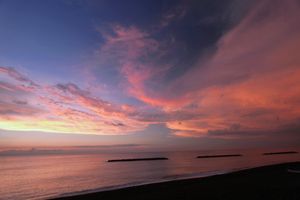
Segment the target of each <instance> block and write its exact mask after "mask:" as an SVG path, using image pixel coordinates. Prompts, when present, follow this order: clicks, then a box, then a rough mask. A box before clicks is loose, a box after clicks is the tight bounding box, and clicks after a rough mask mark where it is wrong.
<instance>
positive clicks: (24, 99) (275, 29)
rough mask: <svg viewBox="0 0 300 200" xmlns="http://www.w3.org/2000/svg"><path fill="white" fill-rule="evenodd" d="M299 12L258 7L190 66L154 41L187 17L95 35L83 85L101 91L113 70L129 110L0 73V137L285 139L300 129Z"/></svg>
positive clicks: (170, 16) (178, 12)
mask: <svg viewBox="0 0 300 200" xmlns="http://www.w3.org/2000/svg"><path fill="white" fill-rule="evenodd" d="M299 6H300V5H299V2H298V1H294V0H289V1H285V2H284V3H283V2H281V1H257V2H256V3H255V4H254V5H253V6H252V7H251V9H249V10H248V11H247V13H246V14H245V15H239V17H242V18H241V19H236V20H233V21H235V22H237V23H236V24H235V25H233V26H232V27H231V28H230V29H229V30H227V31H226V32H224V33H223V34H222V35H221V36H220V37H219V39H218V41H217V42H216V43H215V44H214V48H213V50H210V51H207V52H205V53H203V52H200V53H199V55H198V56H197V61H196V62H188V60H184V62H175V61H174V60H177V57H176V56H174V55H177V54H179V53H178V48H173V47H174V46H176V45H177V46H180V45H179V44H178V43H179V42H178V41H176V40H175V39H174V40H171V41H170V40H168V39H166V38H165V37H159V36H157V35H159V34H161V35H163V34H162V32H163V31H164V30H165V29H168V28H170V27H169V26H171V24H173V22H174V23H175V22H176V20H179V19H183V18H184V17H185V16H186V13H187V12H188V10H187V8H185V7H178V8H176V9H171V10H170V11H169V12H168V13H166V15H163V17H162V19H161V20H159V22H158V26H159V27H160V28H159V30H158V29H157V28H156V29H155V30H154V31H153V30H148V29H143V28H141V27H138V26H135V25H127V26H126V25H117V24H114V25H111V26H110V28H109V30H106V29H105V30H102V29H99V30H100V31H99V30H98V31H99V32H100V33H101V36H102V37H103V43H102V44H101V45H100V47H99V49H98V50H97V51H96V57H95V59H97V64H98V65H97V66H93V67H90V68H88V70H90V71H89V73H88V74H89V77H87V79H89V80H97V81H100V82H101V80H99V79H100V78H97V75H98V74H100V73H101V72H103V69H104V68H106V69H107V68H111V69H112V71H113V72H114V73H116V74H114V75H115V77H117V78H115V79H116V80H117V81H115V82H113V84H115V85H114V86H115V88H114V89H115V91H114V92H115V93H118V94H121V95H124V96H125V97H126V98H129V99H130V101H129V103H128V101H126V103H125V101H124V103H123V102H122V99H118V101H114V99H113V98H112V99H109V100H108V98H105V97H103V96H101V93H93V92H92V91H91V90H89V89H87V88H84V89H83V87H82V86H81V84H78V83H77V84H75V83H68V82H67V83H54V84H53V85H42V84H40V83H36V81H33V80H31V79H30V78H27V77H26V76H24V75H23V74H22V73H20V72H18V71H17V70H16V69H14V68H11V67H0V74H1V77H3V80H1V81H0V91H1V93H0V99H1V101H0V118H1V121H0V128H2V129H6V130H20V131H24V130H25V131H26V130H28V131H29V130H38V131H47V132H62V133H90V134H100V135H118V134H129V133H133V132H136V131H142V130H144V129H145V128H146V127H147V126H148V125H149V124H164V125H165V126H166V127H167V128H168V129H170V130H171V131H172V133H173V134H174V135H175V136H179V137H218V138H239V137H244V136H247V137H248V136H250V135H251V134H252V136H255V137H260V136H262V135H265V134H267V133H274V132H277V131H278V130H281V131H284V130H289V127H290V126H291V125H295V124H299V123H300V121H299V120H300V103H299V102H300V58H299V56H298V52H299V51H300V39H299V35H300V25H299V21H300V14H299V12H298V11H299ZM235 9H236V8H235ZM231 17H232V16H231ZM199 37H201V35H199ZM180 44H181V43H180ZM180 47H181V46H180ZM184 47H185V46H184V45H182V49H180V50H181V51H182V52H183V51H185V48H184ZM181 51H180V52H181ZM178 57H179V56H178ZM185 62H187V63H191V64H190V65H192V66H189V67H188V69H185V70H184V72H182V73H180V74H179V75H177V76H172V73H173V72H174V71H176V70H175V64H174V63H176V64H178V63H179V64H178V65H180V64H182V65H184V63H185ZM182 68H184V67H182ZM85 70H86V69H85ZM91 76H93V77H91ZM111 78H112V77H111ZM125 97H124V99H125ZM132 99H133V100H132Z"/></svg>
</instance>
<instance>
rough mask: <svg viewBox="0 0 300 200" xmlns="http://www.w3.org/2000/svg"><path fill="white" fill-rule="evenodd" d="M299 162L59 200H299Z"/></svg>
mask: <svg viewBox="0 0 300 200" xmlns="http://www.w3.org/2000/svg"><path fill="white" fill-rule="evenodd" d="M288 169H293V170H296V172H297V170H300V162H297V163H285V164H279V165H273V166H266V167H259V168H255V169H249V170H244V171H239V172H234V173H230V174H225V175H217V176H212V177H206V178H195V179H189V180H178V181H171V182H165V183H156V184H150V185H144V186H136V187H130V188H125V189H118V190H113V191H105V192H98V193H91V194H84V195H78V196H72V197H64V198H61V199H120V200H122V199H142V200H146V199H164V200H167V199H180V200H182V199H203V200H208V199H220V200H221V199H222V200H224V199H240V200H244V199H251V200H256V199H264V200H268V199H287V200H300V174H299V173H291V172H288Z"/></svg>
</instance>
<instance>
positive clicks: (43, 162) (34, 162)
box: [0, 149, 300, 200]
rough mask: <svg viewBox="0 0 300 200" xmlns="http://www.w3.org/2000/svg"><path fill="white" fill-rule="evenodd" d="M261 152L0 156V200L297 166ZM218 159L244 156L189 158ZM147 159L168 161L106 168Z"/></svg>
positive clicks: (291, 158)
mask: <svg viewBox="0 0 300 200" xmlns="http://www.w3.org/2000/svg"><path fill="white" fill-rule="evenodd" d="M294 150H295V149H294ZM299 150H300V149H298V150H297V151H299ZM273 151H274V150H273ZM263 152H264V151H262V150H251V151H250V150H234V151H233V150H231V151H229V150H228V151H198V152H196V151H189V152H188V151H187V152H155V153H151V152H140V153H90V154H89V153H84V154H83V153H73V154H55V153H52V154H45V155H22V156H16V155H5V156H3V155H2V156H0V183H1V184H0V199H5V200H9V199H14V200H17V199H47V198H52V197H58V196H64V195H73V194H78V193H85V192H92V191H101V190H109V189H114V188H120V187H126V186H132V185H139V184H146V183H152V182H161V181H168V180H174V179H184V178H190V177H203V176H210V175H214V174H222V173H228V172H231V171H236V170H239V169H245V168H251V167H256V166H263V165H268V164H275V163H282V162H290V161H300V154H285V155H273V156H262V155H261V153H263ZM224 153H226V154H227V153H241V154H243V155H244V156H242V157H227V158H211V159H196V158H195V157H196V156H198V155H204V154H224ZM153 156H165V157H168V158H169V160H157V161H139V162H116V163H108V162H106V161H107V160H108V159H119V158H137V157H153Z"/></svg>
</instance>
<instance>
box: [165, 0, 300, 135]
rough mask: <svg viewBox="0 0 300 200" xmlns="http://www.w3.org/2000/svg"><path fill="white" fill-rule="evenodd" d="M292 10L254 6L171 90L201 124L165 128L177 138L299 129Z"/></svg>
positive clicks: (299, 70)
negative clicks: (232, 130)
mask: <svg viewBox="0 0 300 200" xmlns="http://www.w3.org/2000/svg"><path fill="white" fill-rule="evenodd" d="M298 10H299V4H298V2H297V1H292V0H291V1H287V3H282V2H279V1H275V2H274V1H263V2H258V4H257V5H256V7H254V9H252V10H251V11H250V12H249V13H248V14H247V15H246V17H245V18H244V19H243V20H241V22H240V23H239V24H238V25H237V26H236V27H234V28H233V29H232V30H230V31H229V32H228V33H226V34H225V35H224V36H223V37H222V38H221V39H220V40H219V42H218V49H217V51H216V52H215V53H214V55H212V56H211V57H210V58H209V59H207V60H206V61H205V62H204V63H203V61H200V62H199V66H200V65H201V67H195V68H194V69H192V70H191V71H189V72H188V73H186V74H185V75H184V76H183V77H181V78H180V79H179V80H177V81H176V82H175V83H174V86H172V87H173V89H174V90H176V88H177V89H179V90H180V91H179V92H178V94H187V93H188V94H189V95H190V96H189V97H188V98H186V97H187V96H188V95H187V96H184V95H179V97H178V98H179V99H181V98H184V99H185V100H186V101H187V102H190V103H193V104H197V107H198V112H200V113H203V114H205V118H198V119H195V118H194V119H191V122H193V123H195V122H198V123H199V125H196V126H195V127H194V125H186V124H187V123H189V121H187V122H185V123H182V124H180V125H178V124H177V125H176V126H174V125H172V124H170V125H169V127H170V128H172V129H175V130H178V131H180V135H186V136H188V135H193V136H195V135H197V133H203V129H204V132H206V133H208V132H209V131H210V130H227V129H228V128H229V127H230V126H231V124H234V123H238V124H240V126H241V127H240V128H241V129H242V130H244V131H263V130H276V129H278V128H279V127H281V126H284V125H285V124H289V123H291V124H293V123H299V121H298V120H299V117H300V104H299V103H298V102H299V101H298V100H299V99H300V58H299V56H298V54H297V52H299V51H300V39H299V34H300V26H299V20H300V14H299V12H298ZM262 13H264V15H262ZM178 102H179V101H178ZM178 105H180V104H178ZM178 105H177V106H178ZM166 106H167V105H166ZM212 118H213V119H218V120H217V121H215V120H212ZM203 121H205V125H203V124H201V123H200V122H203ZM197 129H198V130H197ZM184 131H186V133H184ZM190 131H194V132H195V131H196V132H197V133H191V132H190ZM200 135H201V134H200Z"/></svg>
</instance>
